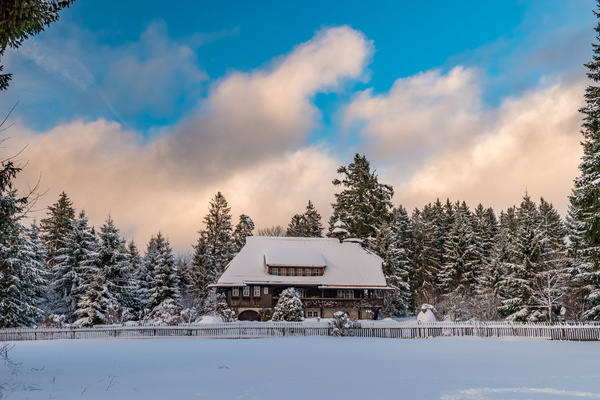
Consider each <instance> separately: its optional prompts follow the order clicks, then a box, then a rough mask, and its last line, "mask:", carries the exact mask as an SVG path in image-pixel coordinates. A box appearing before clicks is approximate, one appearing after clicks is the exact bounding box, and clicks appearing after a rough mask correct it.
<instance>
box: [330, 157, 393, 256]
mask: <svg viewBox="0 0 600 400" xmlns="http://www.w3.org/2000/svg"><path fill="white" fill-rule="evenodd" d="M337 172H338V174H343V175H344V177H343V179H341V180H339V179H334V180H333V185H334V186H336V187H342V188H343V189H342V191H341V192H339V193H336V194H335V199H336V202H335V203H334V204H333V205H332V206H333V213H332V215H331V218H330V219H329V232H331V231H332V230H333V225H334V224H335V223H336V222H337V221H338V220H341V221H343V222H344V223H345V224H346V229H347V230H348V233H349V235H350V236H353V237H357V238H360V239H363V241H364V243H365V244H366V245H367V247H369V246H370V244H369V243H370V241H371V240H373V239H374V238H375V237H376V236H377V233H378V229H379V228H380V227H381V226H382V225H383V224H384V223H385V222H388V221H389V219H390V211H391V209H392V197H393V195H394V189H393V188H392V186H390V185H385V184H382V183H379V178H378V177H377V175H376V174H375V171H371V166H370V163H369V161H368V160H367V158H366V157H365V156H364V155H363V156H360V155H359V154H356V155H355V156H354V161H353V162H352V163H350V164H349V165H348V166H341V167H340V168H338V170H337Z"/></svg>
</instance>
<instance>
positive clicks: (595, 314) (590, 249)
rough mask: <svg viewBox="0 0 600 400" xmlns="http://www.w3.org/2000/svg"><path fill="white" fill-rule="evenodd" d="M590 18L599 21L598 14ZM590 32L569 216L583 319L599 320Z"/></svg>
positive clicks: (599, 208) (597, 64)
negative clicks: (579, 153) (579, 154)
mask: <svg viewBox="0 0 600 400" xmlns="http://www.w3.org/2000/svg"><path fill="white" fill-rule="evenodd" d="M598 9H600V3H598ZM594 14H595V15H596V17H597V18H598V19H599V20H600V13H599V12H596V11H595V12H594ZM594 30H595V31H596V33H597V36H596V43H594V44H592V47H593V50H594V54H593V58H592V61H590V62H589V63H587V64H585V66H586V68H587V70H588V72H587V76H588V78H589V79H590V81H591V83H590V85H589V86H588V87H587V88H586V92H585V96H584V97H585V101H586V105H585V106H584V107H583V108H581V109H580V110H579V111H580V112H581V113H583V115H584V118H583V125H582V128H583V129H582V131H581V133H582V135H583V140H582V141H581V144H582V146H583V157H582V160H581V164H579V170H580V171H581V174H580V176H579V177H578V178H577V179H576V180H575V185H574V188H573V193H572V195H571V197H570V203H571V207H570V209H569V212H570V220H571V223H570V227H571V232H570V236H571V242H572V243H573V244H576V245H577V248H576V251H574V252H573V255H574V257H575V260H574V265H573V267H574V270H575V274H576V278H577V280H578V281H579V282H580V287H581V291H582V293H583V295H584V296H585V297H586V298H587V304H586V306H585V312H584V317H585V318H587V319H590V320H600V107H599V104H600V85H598V83H599V82H600V22H599V23H598V24H597V25H596V27H595V28H594Z"/></svg>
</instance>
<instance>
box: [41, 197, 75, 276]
mask: <svg viewBox="0 0 600 400" xmlns="http://www.w3.org/2000/svg"><path fill="white" fill-rule="evenodd" d="M47 215H48V218H44V219H42V220H41V221H40V232H41V238H42V239H43V240H44V246H45V247H46V249H47V250H48V253H47V255H46V257H47V258H46V259H47V260H48V267H49V268H52V266H54V265H55V264H56V261H55V260H54V258H55V257H56V256H57V254H58V253H57V252H58V249H59V248H61V247H62V246H63V244H64V243H63V242H62V241H63V240H64V238H65V236H67V234H68V233H69V231H70V230H71V226H72V225H73V221H74V220H75V209H74V208H73V202H72V201H71V199H69V197H68V196H67V194H66V193H65V192H62V193H61V194H60V196H59V197H58V201H57V202H56V203H55V204H53V205H51V206H49V207H48V212H47Z"/></svg>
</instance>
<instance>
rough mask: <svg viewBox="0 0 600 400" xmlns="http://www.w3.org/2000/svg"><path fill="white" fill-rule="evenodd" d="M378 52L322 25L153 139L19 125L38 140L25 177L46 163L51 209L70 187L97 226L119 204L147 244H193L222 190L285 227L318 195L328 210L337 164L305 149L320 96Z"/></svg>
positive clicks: (217, 89)
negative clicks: (155, 240)
mask: <svg viewBox="0 0 600 400" xmlns="http://www.w3.org/2000/svg"><path fill="white" fill-rule="evenodd" d="M371 51H372V49H371V44H370V43H369V42H368V41H367V40H366V39H365V37H364V35H362V34H361V33H360V32H357V31H354V30H352V29H350V28H348V27H339V28H330V29H326V30H323V31H321V32H318V33H317V34H316V35H315V37H314V38H313V39H311V40H309V41H308V42H306V43H303V44H301V45H299V46H297V47H296V48H295V49H294V50H293V51H292V52H291V53H289V54H288V55H286V56H285V57H282V58H281V59H279V60H278V61H277V62H275V63H273V64H272V65H271V66H269V67H267V68H265V69H261V70H258V71H255V72H252V73H247V74H245V73H238V72H236V73H232V74H231V75H229V76H227V77H225V78H223V79H222V80H220V81H218V82H216V83H215V85H214V87H213V89H212V90H211V91H210V93H209V96H208V98H207V99H206V100H205V101H203V102H202V103H201V104H200V106H199V109H198V110H197V112H196V113H195V114H194V115H193V116H192V117H190V118H188V119H187V120H186V121H184V122H182V123H181V124H180V125H178V126H176V127H175V128H174V130H173V131H172V132H165V133H163V134H162V135H161V136H160V137H158V138H157V139H156V140H155V141H153V142H150V143H145V142H144V140H143V137H142V136H141V135H140V134H138V133H136V132H134V131H131V130H126V129H124V128H123V126H122V125H121V124H119V123H116V122H109V121H106V120H102V119H99V120H96V121H93V122H82V121H75V122H71V123H68V124H64V125H61V126H58V127H56V128H54V129H52V130H50V131H48V132H44V133H41V134H37V133H34V132H30V131H27V130H26V129H24V128H22V127H21V126H19V125H18V126H15V127H13V128H12V129H13V132H14V133H16V135H14V134H13V135H12V136H13V139H12V140H13V144H14V146H15V148H19V147H21V146H23V145H24V144H28V145H29V146H28V148H27V150H26V152H25V154H24V157H26V158H27V159H28V160H29V164H28V165H27V168H26V169H25V171H24V173H23V174H22V176H21V177H20V183H21V185H23V183H24V182H35V180H36V179H37V176H38V174H39V173H40V171H41V172H42V174H43V176H42V188H49V191H48V194H47V196H46V197H45V198H44V199H43V200H42V202H41V203H40V207H41V208H44V207H45V206H47V205H49V204H52V203H54V202H55V201H56V199H57V197H58V194H59V193H60V192H61V191H63V190H64V191H65V192H66V193H67V194H68V195H69V196H70V197H71V198H72V199H73V201H74V202H75V205H76V207H77V208H85V209H86V212H87V213H88V215H89V216H90V219H91V221H93V223H94V224H96V225H100V224H101V223H102V221H104V219H105V218H106V216H107V215H108V213H109V212H110V213H111V215H112V216H113V218H114V219H115V221H116V223H117V225H118V226H119V227H120V228H121V229H122V231H123V233H124V234H125V235H127V236H134V237H135V238H136V240H137V241H138V242H142V243H144V242H146V241H147V239H148V238H149V236H150V235H151V234H153V233H156V232H157V231H159V230H161V231H162V232H164V233H165V234H166V235H168V236H169V237H170V239H171V241H172V243H173V244H174V245H175V246H176V247H177V249H179V250H191V247H190V246H191V245H192V244H193V243H195V241H196V239H197V234H196V231H197V230H199V229H201V228H203V224H202V220H203V217H204V215H205V214H206V213H207V207H208V202H209V200H210V199H211V198H212V196H213V195H214V194H215V193H216V192H217V191H221V192H222V193H223V194H224V195H225V196H226V198H227V199H228V200H229V202H230V205H231V206H232V208H233V210H232V211H233V213H234V214H235V215H234V218H236V219H237V214H240V213H246V214H249V215H250V216H251V217H252V218H254V219H255V222H256V223H257V225H258V226H267V225H271V224H286V223H287V221H288V220H289V218H290V217H291V216H292V215H293V214H294V213H297V212H301V211H303V209H304V207H305V206H306V203H307V201H308V199H311V200H312V201H313V203H315V205H316V206H317V207H323V208H325V207H326V208H327V209H328V208H329V203H330V202H331V201H332V192H333V186H332V185H331V179H333V175H334V174H335V169H336V167H337V166H338V165H339V164H338V163H337V162H335V161H332V158H331V157H330V156H329V155H328V154H327V152H326V151H325V150H323V149H321V148H319V147H303V142H304V141H305V140H306V137H307V135H308V134H309V132H310V129H311V128H312V127H314V126H315V125H316V124H317V123H318V117H319V115H318V111H317V108H316V107H315V106H314V105H313V104H312V103H311V101H310V99H311V98H312V97H313V96H315V95H316V93H318V92H322V91H327V90H334V89H336V88H337V87H338V86H339V85H340V84H341V83H342V82H343V81H344V80H346V79H356V78H359V77H360V76H361V75H362V74H363V73H364V68H365V65H366V62H367V59H368V57H369V55H370V53H371ZM144 65H146V64H144ZM148 68H151V69H152V68H153V67H152V62H150V63H149V65H148ZM329 174H331V175H332V176H331V177H330V178H327V179H324V176H328V175H329ZM320 211H321V212H322V213H323V214H325V215H326V212H327V211H328V210H320ZM43 217H44V211H43V210H42V211H41V212H39V213H38V219H40V218H43Z"/></svg>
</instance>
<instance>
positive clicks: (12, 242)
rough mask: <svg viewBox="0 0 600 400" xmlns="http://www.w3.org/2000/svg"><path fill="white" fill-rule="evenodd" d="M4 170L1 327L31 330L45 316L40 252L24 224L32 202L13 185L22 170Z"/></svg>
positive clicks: (0, 183) (7, 165)
mask: <svg viewBox="0 0 600 400" xmlns="http://www.w3.org/2000/svg"><path fill="white" fill-rule="evenodd" d="M0 168H1V169H0V327H17V326H23V325H25V326H30V325H32V324H33V323H35V321H36V320H37V319H39V318H40V317H41V315H42V310H41V309H40V308H39V307H38V305H39V295H40V291H39V287H40V286H42V285H44V279H43V272H42V271H41V267H42V265H41V263H40V260H39V258H38V256H39V254H40V250H39V249H37V248H36V246H35V244H34V243H33V242H32V241H31V240H30V239H29V237H28V235H27V229H26V228H25V227H24V226H23V225H22V224H21V223H20V221H21V219H22V218H23V216H24V211H25V207H26V205H27V203H28V199H27V197H17V195H16V191H15V190H13V187H12V182H13V179H15V178H16V176H17V174H18V173H19V172H20V171H21V168H19V167H17V166H15V165H14V164H13V163H12V161H10V160H3V161H2V162H1V164H0Z"/></svg>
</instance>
